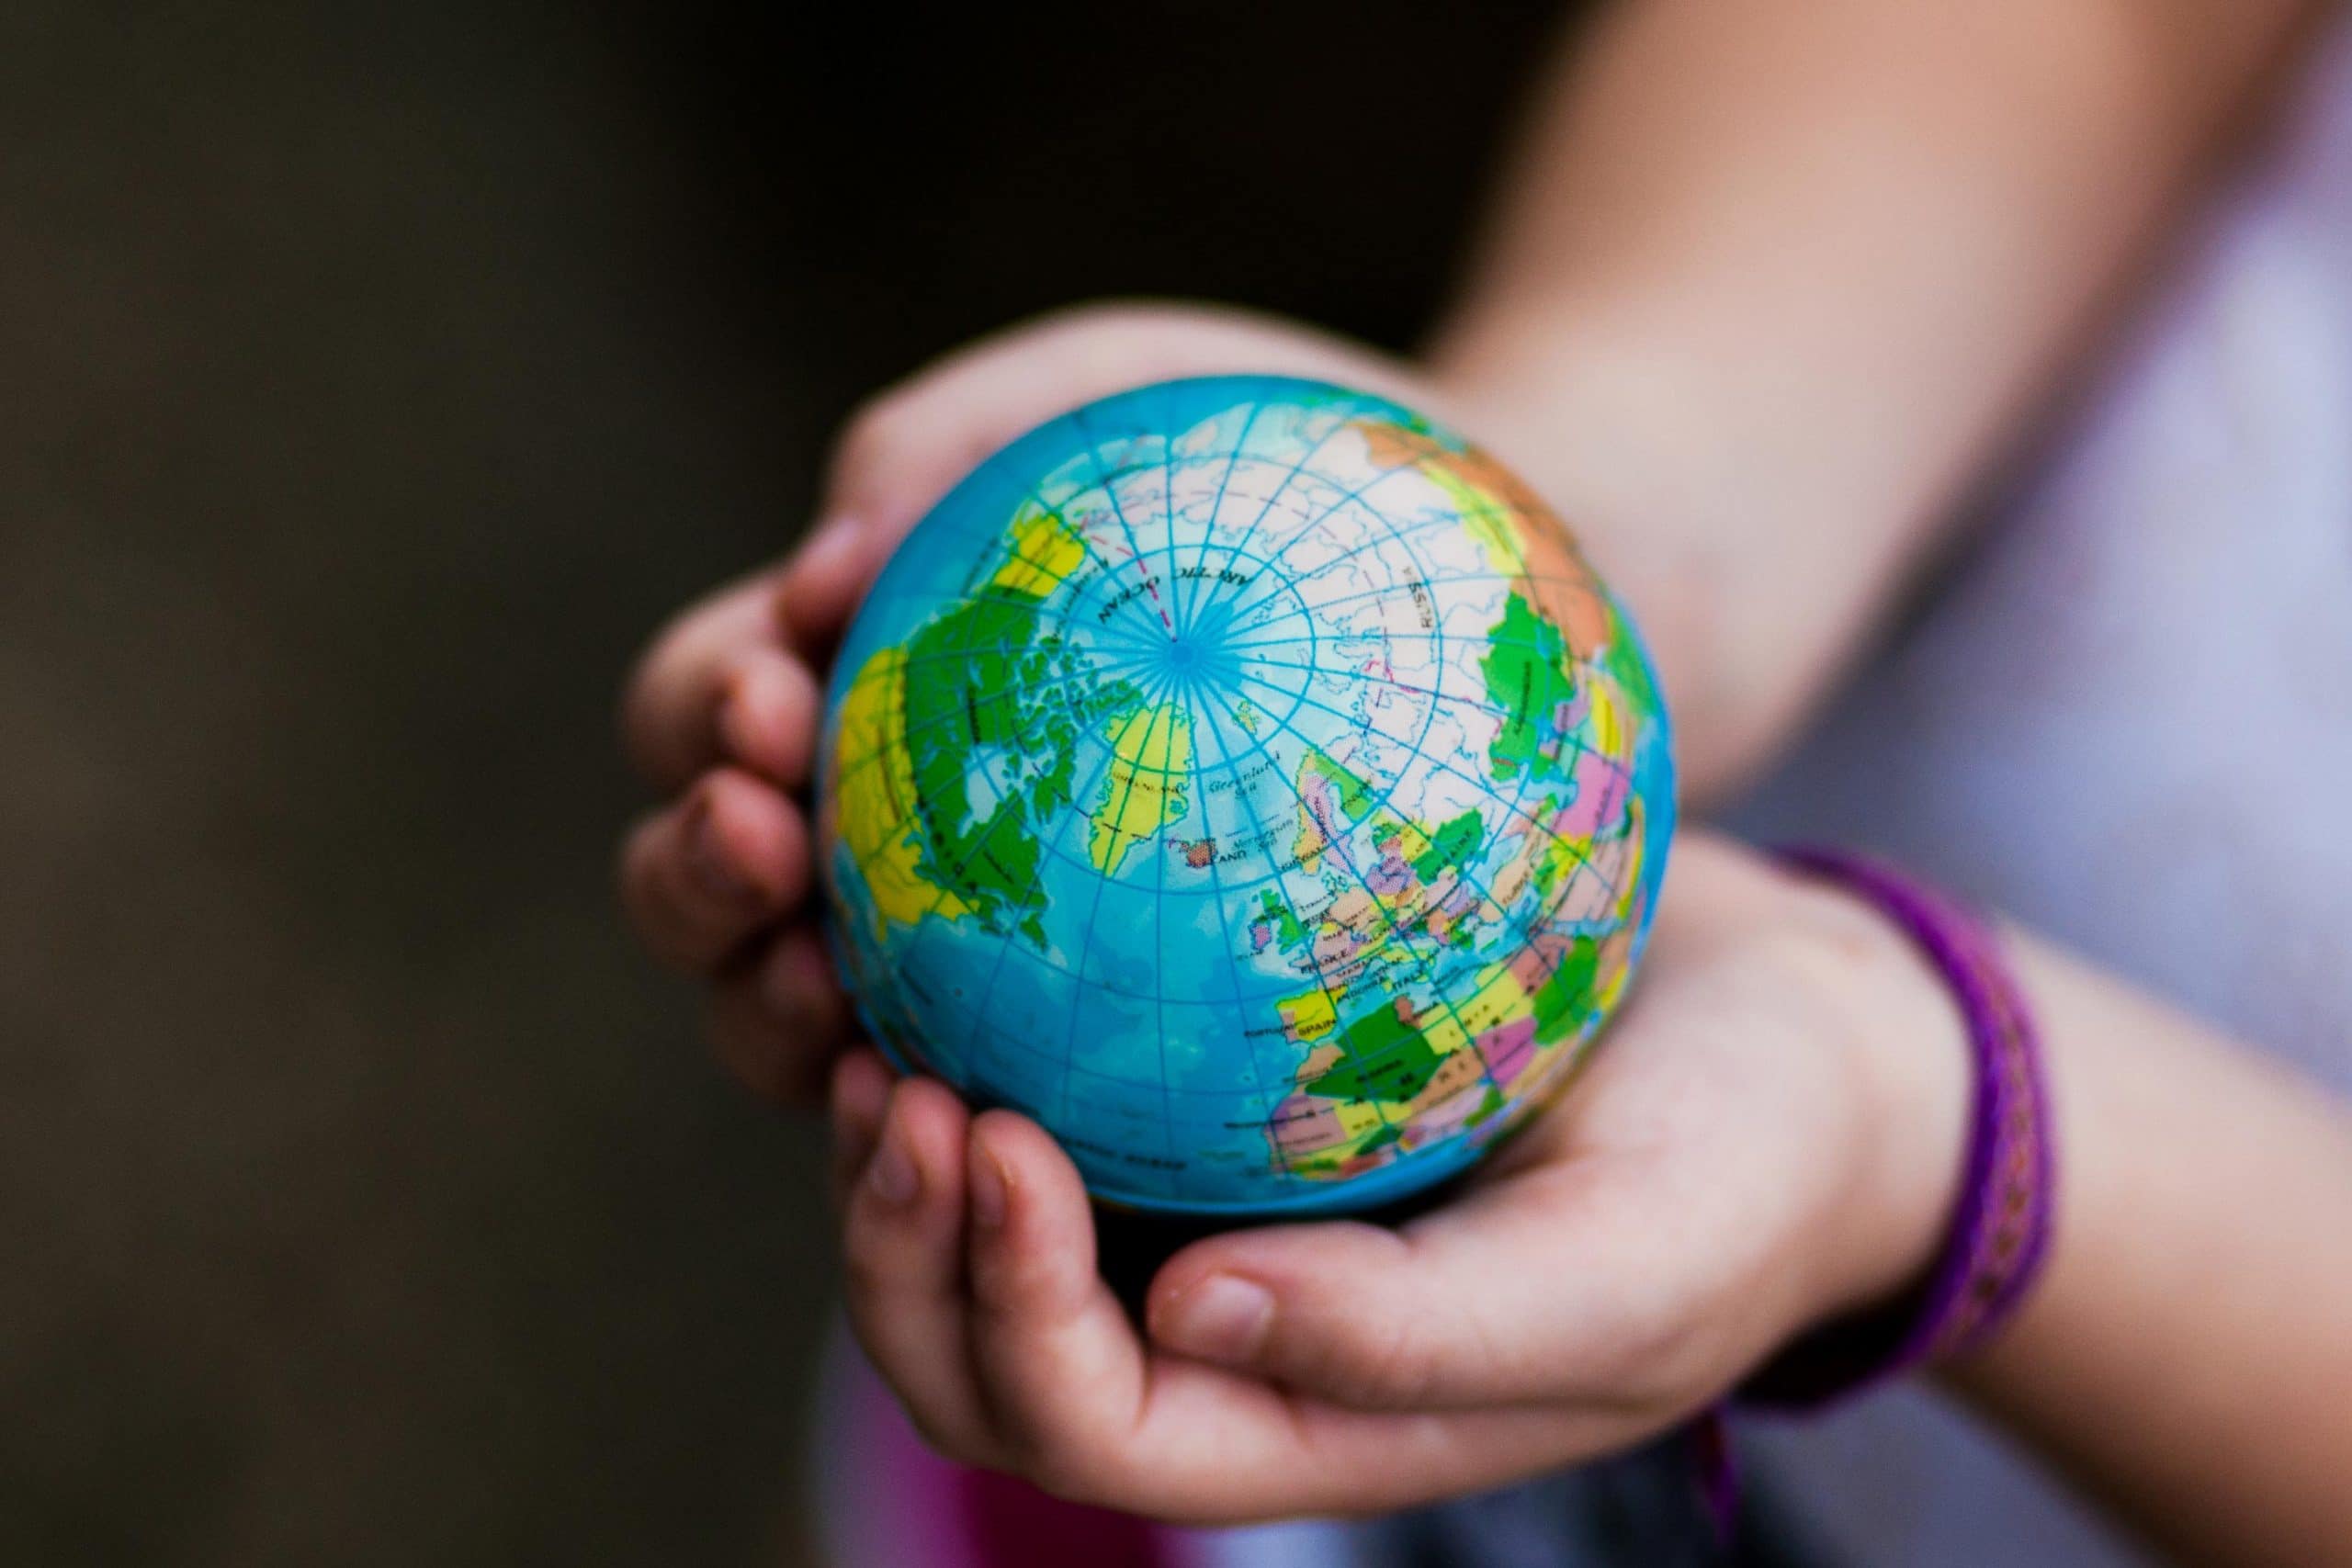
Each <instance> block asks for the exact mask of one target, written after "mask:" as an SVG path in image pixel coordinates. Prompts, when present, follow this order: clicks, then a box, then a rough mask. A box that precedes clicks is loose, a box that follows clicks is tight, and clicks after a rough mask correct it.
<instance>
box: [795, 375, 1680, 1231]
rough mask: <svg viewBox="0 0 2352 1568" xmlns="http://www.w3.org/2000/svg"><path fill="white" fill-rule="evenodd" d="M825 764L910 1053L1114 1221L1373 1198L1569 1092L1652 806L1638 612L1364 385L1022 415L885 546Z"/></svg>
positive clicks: (879, 1004) (842, 675)
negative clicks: (1119, 1212) (1015, 1122)
mask: <svg viewBox="0 0 2352 1568" xmlns="http://www.w3.org/2000/svg"><path fill="white" fill-rule="evenodd" d="M821 757H822V759H823V761H822V767H821V770H820V795H821V800H820V829H821V836H822V839H823V843H824V852H823V855H822V863H823V866H824V872H825V878H826V885H827V888H828V891H829V894H830V896H831V905H832V910H833V919H832V922H831V929H832V932H833V938H834V942H835V948H836V952H837V954H838V956H839V958H840V960H841V963H842V969H843V973H844V976H845V978H846V980H847V982H848V984H849V987H850V989H851V991H852V994H853V995H854V998H856V1000H857V1003H858V1006H859V1009H860V1012H861V1015H862V1017H863V1019H864V1021H865V1023H866V1025H867V1027H868V1028H869V1029H870V1030H871V1032H873V1034H874V1035H875V1037H876V1040H877V1041H878V1042H879V1043H881V1044H882V1046H883V1048H884V1049H885V1051H886V1052H887V1053H888V1055H890V1056H891V1057H892V1058H893V1060H894V1062H895V1063H896V1064H897V1065H898V1066H900V1067H901V1068H904V1069H909V1070H923V1071H929V1072H932V1073H934V1074H936V1075H938V1076H939V1077H943V1078H944V1079H946V1080H947V1081H948V1082H950V1083H951V1084H953V1085H955V1086H956V1088H958V1089H960V1090H962V1091H963V1092H964V1093H965V1094H966V1095H967V1097H968V1098H970V1099H971V1100H974V1101H975V1102H976V1103H978V1104H985V1105H1005V1106H1011V1107H1013V1108H1015V1109H1018V1110H1021V1111H1026V1112H1027V1113H1029V1114H1031V1115H1034V1116H1035V1117H1036V1118H1037V1119H1038V1120H1039V1121H1040V1122H1043V1123H1044V1124H1045V1125H1046V1127H1047V1129H1048V1130H1049V1131H1051V1132H1053V1133H1054V1134H1055V1135H1056V1136H1057V1138H1058V1139H1059V1140H1060V1141H1061V1142H1062V1144H1063V1145H1064V1146H1065V1147H1066V1148H1067V1149H1068V1150H1069V1152H1070V1154H1071V1156H1072V1157H1073V1159H1074V1160H1076V1162H1077V1163H1078V1165H1079V1167H1080V1171H1081V1173H1082V1174H1083V1175H1084V1176H1085V1178H1086V1180H1087V1183H1088V1186H1089V1188H1090V1190H1092V1191H1093V1192H1094V1193H1095V1194H1096V1195H1097V1196H1098V1197H1099V1198H1102V1199H1103V1200H1106V1201H1113V1202H1116V1203H1125V1204H1129V1205H1134V1206H1137V1207H1143V1208H1150V1209H1162V1210H1173V1211H1182V1212H1189V1213H1229V1214H1272V1213H1317V1212H1334V1211H1338V1210H1343V1209H1361V1208H1368V1207H1374V1206H1377V1205H1379V1204H1381V1203H1384V1202H1386V1201H1392V1200H1395V1199H1398V1198H1401V1197H1404V1196H1407V1195H1408V1194H1410V1193H1412V1192H1415V1191H1417V1190H1421V1189H1424V1188H1426V1187H1428V1186H1430V1185H1431V1184H1433V1183H1435V1182H1437V1181H1440V1180H1442V1179H1445V1178H1447V1177H1448V1176H1451V1175H1453V1174H1456V1173H1458V1172H1460V1171H1461V1170H1463V1169H1464V1168H1467V1167H1468V1166H1469V1165H1471V1164H1472V1163H1473V1162H1475V1161H1476V1158H1477V1157H1478V1156H1480V1155H1481V1154H1482V1153H1483V1152H1485V1151H1486V1150H1487V1148H1490V1147H1491V1146H1492V1145H1494V1144H1495V1143H1496V1142H1497V1141H1498V1139H1499V1138H1501V1137H1502V1136H1503V1135H1505V1134H1508V1133H1509V1132H1510V1130H1512V1129H1513V1128H1515V1127H1516V1126H1518V1125H1520V1124H1521V1122H1523V1121H1524V1120H1525V1119H1526V1117H1527V1116H1528V1115H1530V1114H1531V1113H1532V1111H1534V1110H1535V1109H1536V1108H1537V1107H1539V1106H1541V1105H1542V1104H1543V1103H1544V1101H1545V1100H1548V1099H1549V1098H1550V1097H1551V1096H1552V1095H1553V1094H1555V1092H1556V1091H1557V1090H1558V1089H1559V1088H1560V1087H1561V1086H1562V1085H1563V1084H1564V1083H1565V1082H1566V1080H1567V1078H1568V1077H1569V1076H1570V1075H1571V1074H1572V1072H1573V1069H1574V1067H1575V1066H1576V1064H1577V1061H1578V1060H1579V1059H1580V1058H1581V1056H1582V1055H1583V1054H1584V1052H1585V1051H1586V1049H1587V1048H1588V1047H1589V1044H1590V1042H1591V1040H1592V1038H1593V1036H1594V1034H1595V1032H1597V1031H1598V1029H1599V1028H1600V1024H1601V1022H1602V1021H1603V1020H1604V1019H1605V1018H1606V1017H1607V1015H1608V1014H1609V1012H1610V1011H1611V1009H1612V1008H1613V1007H1614V1006H1615V1005H1616V1003H1617V1002H1618V1000H1619V999H1620V998H1621V997H1622V995H1623V991H1624V988H1625V986H1626V984H1627V981H1628V979H1629V978H1630V976H1631V975H1632V973H1633V970H1634V965H1635V963H1636V962H1637V960H1638V957H1639V954H1640V952H1641V949H1642V946H1643V944H1644V942H1645V937H1646V932H1647V929H1648V923H1649V918H1650V914H1651V911H1652V910H1653V909H1654V908H1655V905H1656V898H1657V887H1658V884H1659V879H1660V877H1661V876H1662V874H1663V870H1664V864H1665V859H1666V853H1665V852H1666V846H1667V843H1668V839H1669V837H1670V834H1671V831H1672V827H1673V820H1674V797H1673V772H1672V761H1671V754H1670V748H1669V744H1668V727H1667V723H1666V717H1665V711H1664V708H1663V705H1662V704H1661V702H1660V700H1659V697H1658V693H1657V682H1656V679H1655V675H1654V673H1653V672H1652V671H1651V668H1650V665H1649V662H1648V660H1647V657H1646V655H1645V652H1644V650H1643V649H1642V647H1641V643H1640V640H1639V637H1638V635H1637V634H1636V633H1635V631H1634V627H1633V625H1632V622H1631V620H1630V619H1629V618H1628V617H1627V616H1626V615H1624V613H1623V609H1622V608H1621V607H1620V606H1619V605H1618V604H1616V602H1615V600H1614V599H1613V598H1612V597H1611V595H1610V594H1609V592H1608V591H1607V589H1606V588H1605V587H1604V586H1603V585H1602V584H1601V583H1600V581H1599V579H1598V578H1597V577H1595V576H1594V575H1593V574H1592V573H1591V571H1590V570H1589V568H1588V567H1587V566H1586V565H1585V563H1584V561H1583V558H1582V557H1581V556H1580V555H1579V554H1578V553H1577V549H1576V547H1575V545H1574V542H1573V540H1572V539H1571V538H1570V537H1569V536H1568V534H1567V532H1566V529H1565V528H1564V527H1562V526H1561V525H1560V524H1559V523H1558V522H1557V521H1556V520H1555V519H1554V518H1553V517H1552V515H1551V513H1549V512H1548V511H1546V510H1545V509H1544V507H1543V506H1542V504H1541V502H1538V501H1536V500H1535V499H1534V498H1533V496H1532V494H1531V493H1530V492H1528V491H1526V489H1525V488H1524V487H1523V486H1521V484H1520V483H1519V482H1518V481H1517V480H1516V479H1513V478H1512V477H1511V476H1510V474H1509V473H1508V471H1507V470H1505V469H1503V468H1502V467H1501V466H1500V465H1499V464H1498V463H1496V462H1495V461H1494V460H1493V459H1492V458H1491V457H1487V455H1486V454H1484V453H1483V452H1481V451H1479V450H1478V449H1477V448H1476V447H1474V446H1470V445H1469V444H1468V443H1466V442H1464V441H1463V440H1461V439H1460V438H1459V437H1457V436H1455V435H1453V434H1451V433H1450V432H1447V431H1445V430H1443V429H1442V427H1440V426H1438V425H1436V424H1434V423H1431V422H1430V421H1428V420H1426V419H1424V418H1423V417H1421V416H1420V415H1419V414H1416V413H1414V412H1411V411H1408V410H1407V409H1405V408H1403V407H1401V406H1399V405H1397V404H1396V403H1394V402H1391V401H1388V400H1385V399H1381V398H1378V397H1374V396H1370V395H1367V394H1364V393H1360V392H1354V391H1351V390H1348V389H1343V388H1339V387H1333V386H1329V385H1326V384H1323V383H1319V382H1311V381H1301V380H1295V379H1291V378H1279V377H1220V378H1199V379H1194V380H1187V381H1177V382H1168V383H1162V384H1159V385H1158V386H1153V387H1148V388H1142V389H1137V390H1136V391H1133V392H1128V393H1123V394H1120V395H1118V396H1116V397H1114V398H1110V399H1105V400H1101V401H1098V402H1096V403H1093V404H1090V405H1088V406H1087V407H1086V408H1084V409H1080V410H1077V411H1074V412H1071V413H1069V414H1066V415H1064V416H1062V417H1061V418H1059V419H1057V420H1054V421H1051V422H1049V423H1046V424H1045V425H1043V426H1041V427H1039V428H1038V429H1037V430H1035V431H1032V432H1031V433H1029V434H1027V435H1025V436H1023V437H1022V438H1021V439H1020V440H1018V441H1016V442H1014V443H1013V444H1012V445H1011V446H1008V447H1006V448H1005V449H1004V450H1003V451H1001V452H1000V453H999V454H997V455H996V456H995V457H992V458H990V459H989V461H988V462H987V463H985V464H983V465H982V466H981V468H978V470H976V471H975V472H974V473H973V474H972V475H971V476H970V477H969V478H967V479H966V480H965V481H964V482H963V483H962V484H961V485H959V486H958V487H957V488H956V490H955V491H953V492H951V493H950V494H949V495H948V496H947V497H946V498H945V499H944V500H943V501H942V502H939V504H938V505H937V506H936V507H934V508H933V511H932V512H931V513H929V514H928V515H927V516H926V517H925V518H924V520H923V521H922V523H921V524H920V525H918V526H917V527H916V529H915V530H914V532H913V533H912V534H911V535H910V536H909V538H908V540H907V541H906V543H905V544H904V545H903V546H902V547H900V548H899V551H898V553H897V554H896V555H895V556H894V557H893V558H892V559H891V561H890V563H889V564H888V567H887V568H886V569H885V570H884V572H883V574H882V577H881V579H880V581H878V582H877V583H876V585H875V588H874V590H873V592H871V593H870V594H869V595H868V598H867V600H866V603H865V605H864V607H863V608H862V609H861V610H860V612H859V615H858V616H857V618H856V621H855V622H854V625H853V626H852V628H851V630H850V633H849V635H848V637H847V638H846V639H845V642H844V644H843V647H842V650H841V653H840V656H839V659H838V661H837V664H836V668H835V671H834V675H833V682H832V688H831V692H830V694H829V697H828V704H827V718H826V727H825V734H824V739H823V746H822V750H821Z"/></svg>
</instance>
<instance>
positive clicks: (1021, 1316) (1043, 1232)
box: [966, 1111, 1641, 1524]
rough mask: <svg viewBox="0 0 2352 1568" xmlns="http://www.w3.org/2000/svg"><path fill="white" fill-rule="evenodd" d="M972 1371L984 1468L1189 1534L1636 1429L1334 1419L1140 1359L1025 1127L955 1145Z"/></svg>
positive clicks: (1555, 1457) (1055, 1160) (1347, 1413)
mask: <svg viewBox="0 0 2352 1568" xmlns="http://www.w3.org/2000/svg"><path fill="white" fill-rule="evenodd" d="M969 1148H970V1153H969V1161H970V1164H969V1168H968V1170H967V1177H966V1181H967V1187H968V1189H969V1191H970V1196H971V1201H970V1209H971V1239H970V1244H969V1245H970V1266H969V1279H970V1283H971V1303H972V1305H971V1327H970V1333H971V1347H972V1359H973V1363H974V1366H975V1369H976V1371H977V1373H978V1385H979V1391H980V1396H981V1401H982V1404H983V1407H984V1408H985V1409H986V1410H987V1412H988V1413H989V1418H990V1421H991V1425H992V1431H993V1436H994V1441H995V1444H996V1447H997V1450H998V1452H999V1454H1000V1456H1001V1462H1003V1463H1007V1464H1010V1465H1012V1466H1013V1467H1015V1468H1017V1469H1018V1470H1019V1471H1020V1472H1022V1473H1023V1474H1024V1475H1027V1476H1028V1477H1030V1478H1031V1479H1033V1480H1035V1481H1036V1482H1037V1483H1040V1484H1042V1485H1044V1486H1045V1487H1046V1488H1047V1489H1048V1490H1050V1491H1054V1492H1057V1493H1059V1494H1061V1495H1066V1496H1071V1497H1077V1498H1080V1499H1083V1500H1085V1501H1088V1502H1092V1503H1097V1504H1101V1505H1103V1506H1112V1507H1121V1508H1127V1509H1131V1510H1134V1511H1136V1512H1140V1513H1145V1514H1149V1515H1151V1516H1153V1517H1162V1518H1171V1519H1176V1520H1180V1521H1183V1522H1189V1523H1200V1524H1231V1523H1239V1522H1244V1521H1247V1520H1251V1519H1260V1518H1273V1517H1284V1516H1290V1515H1296V1514H1302V1513H1315V1514H1332V1513H1349V1512H1356V1511H1361V1510H1362V1509H1363V1507H1364V1499H1365V1498H1367V1497H1376V1498H1378V1499H1380V1501H1381V1506H1384V1507H1387V1506H1400V1505H1402V1504H1405V1503H1411V1502H1418V1501H1422V1500H1425V1499H1427V1498H1431V1497H1437V1496H1443V1495H1451V1494H1453V1493H1455V1492H1460V1491H1468V1490H1475V1489H1477V1488H1480V1487H1483V1486H1487V1485H1493V1484H1496V1483H1499V1482H1502V1481H1508V1480H1512V1479H1516V1478H1518V1477H1519V1476H1521V1475H1528V1474H1533V1473H1535V1472H1538V1471H1541V1470H1543V1469H1545V1468H1548V1467H1549V1466H1551V1465H1554V1464H1556V1463H1559V1462H1564V1461H1567V1460H1571V1459H1581V1458H1585V1457H1588V1456H1589V1455H1590V1454H1592V1453H1595V1452H1598V1451H1600V1448H1601V1447H1603V1446H1604V1445H1607V1444H1610V1443H1611V1442H1615V1441H1629V1440H1631V1438H1633V1437H1634V1436H1639V1435H1640V1431H1641V1429H1640V1428H1639V1427H1637V1426H1634V1425H1633V1424H1630V1423H1628V1422H1627V1421H1626V1420H1625V1419H1624V1418H1623V1417H1620V1416H1612V1415H1610V1414H1607V1413H1596V1412H1591V1411H1583V1410H1573V1409H1565V1410H1564V1409H1556V1408H1554V1409H1545V1408H1519V1409H1505V1410H1495V1411H1481V1412H1476V1413H1469V1414H1464V1415H1429V1414H1412V1415H1402V1414H1391V1413H1385V1412H1366V1411H1359V1410H1352V1409H1347V1408H1343V1407H1340V1406H1339V1405H1336V1404H1330V1403H1329V1402H1327V1401H1323V1400H1318V1399H1315V1398H1312V1397H1303V1396H1300V1395H1297V1394H1295V1393H1290V1392H1287V1391H1284V1390H1282V1389H1279V1388H1276V1387H1274V1386H1272V1384H1270V1383H1268V1382H1264V1381H1262V1380H1260V1379H1256V1378H1252V1377H1248V1376H1242V1375H1238V1374H1236V1373H1234V1372H1231V1371H1225V1370H1223V1369H1220V1368H1216V1367H1211V1366H1204V1365H1202V1364H1200V1363H1198V1362H1194V1361H1188V1360H1183V1359H1177V1358H1174V1357H1170V1356H1167V1355H1162V1354H1151V1353H1148V1351H1147V1349H1146V1347H1145V1346H1144V1345H1143V1344H1142V1343H1141V1342H1140V1341H1139V1340H1138V1339H1137V1337H1136V1333H1135V1330H1134V1328H1133V1327H1132V1326H1131V1325H1129V1323H1128V1321H1127V1319H1126V1316H1125V1314H1124V1312H1122V1311H1121V1309H1120V1307H1119V1305H1118V1303H1117V1302H1116V1300H1115V1299H1114V1297H1113V1296H1112V1294H1111V1292H1110V1291H1109V1290H1108V1288H1107V1287H1105V1286H1104V1285H1103V1282H1102V1281H1101V1280H1100V1279H1098V1278H1097V1277H1096V1275H1095V1272H1094V1259H1095V1241H1094V1232H1093V1224H1092V1217H1091V1214H1090V1213H1089V1212H1088V1209H1087V1206H1086V1198H1085V1193H1084V1191H1083V1190H1082V1189H1081V1188H1080V1185H1079V1178H1078V1173H1077V1171H1076V1169H1075V1168H1073V1167H1072V1166H1071V1165H1070V1163H1069V1158H1068V1157H1067V1156H1064V1155H1063V1154H1062V1153H1061V1151H1060V1150H1059V1149H1057V1147H1055V1145H1054V1144H1053V1142H1052V1140H1051V1139H1050V1138H1048V1137H1047V1136H1046V1134H1045V1133H1044V1132H1042V1131H1041V1130H1040V1129H1039V1128H1038V1127H1037V1126H1036V1125H1035V1123H1034V1122H1029V1121H1026V1120H1024V1119H1023V1118H1021V1117H1018V1116H1014V1115H1012V1114H1011V1113H1009V1112H1005V1111H989V1112H988V1113H986V1114H985V1115H983V1116H981V1117H980V1118H979V1119H978V1122H975V1123H974V1125H973V1131H972V1135H971V1138H970V1142H969Z"/></svg>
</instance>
